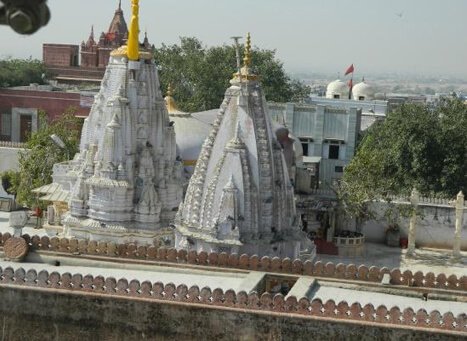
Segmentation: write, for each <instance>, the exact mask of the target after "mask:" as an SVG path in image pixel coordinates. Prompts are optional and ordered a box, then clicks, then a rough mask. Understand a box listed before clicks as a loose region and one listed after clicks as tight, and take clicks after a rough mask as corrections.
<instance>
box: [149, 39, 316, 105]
mask: <svg viewBox="0 0 467 341" xmlns="http://www.w3.org/2000/svg"><path fill="white" fill-rule="evenodd" d="M154 57H155V60H156V63H157V64H158V68H159V74H160V80H161V86H162V89H167V87H168V85H169V83H171V84H172V86H173V87H174V89H175V98H176V100H177V104H178V106H179V107H180V109H181V110H183V111H187V112H194V111H202V110H209V109H214V108H218V107H219V106H220V104H221V102H222V99H223V98H224V93H225V90H226V88H227V87H228V86H229V81H230V79H231V78H232V75H233V73H234V72H235V68H236V65H237V62H236V56H235V48H234V47H233V46H228V45H223V46H214V47H210V48H207V47H205V46H204V45H203V44H202V42H201V41H199V40H198V39H196V38H191V37H181V38H180V44H174V45H165V44H163V45H162V47H161V48H159V49H156V50H155V53H154ZM252 66H253V69H254V71H255V73H257V74H258V75H259V76H260V80H261V83H262V86H263V89H264V92H265V95H266V98H267V100H269V101H276V102H286V101H292V100H293V101H301V100H303V99H304V98H306V97H308V94H309V93H310V91H311V90H310V87H308V86H306V85H304V84H303V83H301V82H299V81H297V80H292V79H291V78H290V77H289V76H288V75H287V74H286V73H285V71H284V67H283V64H282V62H280V61H279V60H278V59H277V58H276V56H275V51H272V50H261V49H258V48H254V49H253V51H252Z"/></svg>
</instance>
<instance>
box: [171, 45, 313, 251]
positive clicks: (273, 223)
mask: <svg viewBox="0 0 467 341" xmlns="http://www.w3.org/2000/svg"><path fill="white" fill-rule="evenodd" d="M250 48H251V42H250V39H249V37H248V39H247V43H246V51H245V58H244V66H243V68H242V69H241V71H240V73H236V74H235V75H234V78H233V79H232V80H231V84H232V85H231V87H230V88H228V89H227V91H226V94H225V98H224V101H223V103H222V105H221V107H220V109H219V114H218V117H217V120H216V121H215V122H214V124H213V128H212V131H211V133H210V134H209V136H208V138H207V139H206V141H205V142H204V144H203V148H202V150H201V153H200V157H199V160H198V163H197V165H196V168H195V170H194V174H193V176H192V178H191V180H190V183H189V185H188V189H187V194H186V196H185V200H184V202H183V204H182V205H181V206H180V209H179V213H178V214H177V217H176V220H175V226H176V234H175V239H176V241H175V243H176V247H179V248H187V247H188V248H191V249H196V250H198V251H201V250H204V251H208V252H211V251H215V252H222V251H228V252H240V253H243V252H245V253H249V254H259V255H271V256H281V257H298V256H299V253H300V244H301V243H302V244H306V240H305V239H306V237H305V236H304V235H303V234H302V233H301V231H300V228H299V226H298V221H299V219H298V218H297V216H296V212H295V205H294V196H293V188H292V185H291V184H290V180H289V176H288V173H287V167H286V164H285V160H284V157H283V154H282V150H281V146H280V144H279V143H278V141H277V139H276V136H275V134H274V132H273V130H272V123H271V118H270V117H269V114H268V112H267V106H266V101H265V98H264V95H263V92H262V89H261V85H260V83H259V82H258V79H257V76H256V75H253V74H252V73H251V72H250V64H251V61H250V59H251V56H250ZM307 244H308V247H309V249H314V246H313V245H311V243H307ZM309 251H311V252H312V251H313V250H309Z"/></svg>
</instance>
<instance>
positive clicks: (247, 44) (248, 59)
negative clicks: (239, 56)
mask: <svg viewBox="0 0 467 341" xmlns="http://www.w3.org/2000/svg"><path fill="white" fill-rule="evenodd" d="M250 64H251V36H250V32H248V33H247V35H246V42H245V56H244V57H243V66H245V67H249V66H250Z"/></svg>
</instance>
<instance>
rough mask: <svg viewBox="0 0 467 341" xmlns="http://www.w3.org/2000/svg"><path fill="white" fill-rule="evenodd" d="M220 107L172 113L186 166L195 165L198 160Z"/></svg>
mask: <svg viewBox="0 0 467 341" xmlns="http://www.w3.org/2000/svg"><path fill="white" fill-rule="evenodd" d="M217 112H218V109H216V110H210V111H207V112H200V113H193V114H187V113H181V112H178V113H171V114H169V116H170V120H171V121H173V122H174V128H175V139H176V141H177V147H178V151H179V155H180V157H181V158H182V159H183V162H184V164H185V166H194V165H195V164H196V161H197V160H198V156H199V153H200V151H201V146H202V145H203V142H204V140H205V139H206V137H207V136H208V135H209V133H210V132H211V129H212V122H214V120H215V118H216V115H217Z"/></svg>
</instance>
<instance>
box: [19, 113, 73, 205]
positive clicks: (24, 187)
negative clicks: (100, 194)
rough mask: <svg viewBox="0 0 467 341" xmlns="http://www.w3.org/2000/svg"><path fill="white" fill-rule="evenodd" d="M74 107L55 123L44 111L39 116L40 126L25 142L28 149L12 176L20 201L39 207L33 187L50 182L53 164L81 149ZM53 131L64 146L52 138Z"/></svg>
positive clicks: (20, 157) (23, 153) (22, 155)
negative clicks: (15, 174)
mask: <svg viewBox="0 0 467 341" xmlns="http://www.w3.org/2000/svg"><path fill="white" fill-rule="evenodd" d="M74 110H75V109H73V108H70V109H69V110H68V111H67V112H65V113H64V114H63V115H62V116H61V117H60V118H58V119H56V120H54V121H53V122H47V120H46V117H45V114H44V113H41V114H40V115H39V129H38V130H37V131H36V132H34V133H32V134H31V136H30V137H29V139H28V141H27V142H26V146H25V147H26V148H27V149H25V151H23V152H21V153H20V156H19V172H18V174H17V176H15V177H12V182H13V183H12V184H11V185H12V187H11V188H10V190H12V191H13V192H15V193H16V200H17V201H18V202H19V203H21V204H24V205H26V206H28V207H34V206H37V205H38V202H37V195H36V194H35V193H32V190H33V189H34V188H38V187H41V186H44V185H46V184H49V183H51V182H52V168H53V165H54V164H56V163H59V162H62V161H65V160H67V159H68V157H73V156H74V155H75V153H77V152H78V143H79V129H77V127H78V126H79V119H78V118H76V117H75V116H74V115H73V112H74ZM52 134H56V135H57V136H58V137H60V139H61V140H62V141H63V142H64V144H65V148H60V147H59V146H57V145H56V144H55V143H54V141H53V140H52V138H51V137H50V136H51V135H52Z"/></svg>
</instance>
